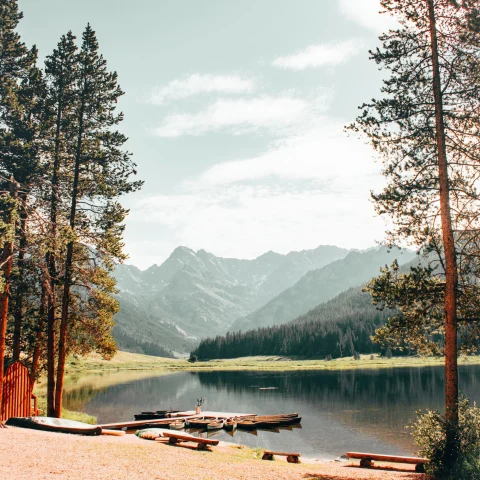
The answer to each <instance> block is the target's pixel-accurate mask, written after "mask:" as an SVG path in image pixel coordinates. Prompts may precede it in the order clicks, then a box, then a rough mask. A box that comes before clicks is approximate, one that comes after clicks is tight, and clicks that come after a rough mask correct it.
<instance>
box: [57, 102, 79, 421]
mask: <svg viewBox="0 0 480 480" xmlns="http://www.w3.org/2000/svg"><path fill="white" fill-rule="evenodd" d="M83 111H84V103H83V99H82V104H81V107H80V113H79V126H78V139H77V147H76V152H75V173H74V177H73V188H72V203H71V207H70V228H71V229H72V232H74V231H75V217H76V213H77V196H78V182H79V178H80V158H81V153H82V137H83ZM73 246H74V241H70V242H69V243H68V244H67V258H66V260H65V274H64V282H63V297H62V316H61V320H60V338H59V342H58V365H57V384H56V387H55V413H56V415H57V416H58V417H60V416H61V414H62V400H63V385H64V379H65V361H66V357H67V331H68V309H69V306H70V287H71V283H72V265H73Z"/></svg>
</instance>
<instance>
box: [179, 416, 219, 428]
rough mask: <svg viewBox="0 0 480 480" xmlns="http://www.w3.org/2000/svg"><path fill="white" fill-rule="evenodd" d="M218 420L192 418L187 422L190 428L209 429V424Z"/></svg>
mask: <svg viewBox="0 0 480 480" xmlns="http://www.w3.org/2000/svg"><path fill="white" fill-rule="evenodd" d="M213 420H216V419H215V418H208V417H206V418H191V419H189V420H187V421H186V424H187V427H188V428H207V426H208V424H209V423H210V422H212V421H213Z"/></svg>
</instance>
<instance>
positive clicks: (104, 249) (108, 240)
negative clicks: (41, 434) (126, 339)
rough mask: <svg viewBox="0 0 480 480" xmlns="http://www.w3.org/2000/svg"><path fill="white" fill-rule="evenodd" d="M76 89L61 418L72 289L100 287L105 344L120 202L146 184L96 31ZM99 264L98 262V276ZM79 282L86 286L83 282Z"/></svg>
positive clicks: (94, 299) (87, 36)
mask: <svg viewBox="0 0 480 480" xmlns="http://www.w3.org/2000/svg"><path fill="white" fill-rule="evenodd" d="M76 84H77V95H76V100H77V102H76V105H75V114H74V121H75V135H74V136H73V137H72V147H74V148H72V151H73V152H74V154H73V162H72V167H73V172H72V173H73V175H72V194H71V203H70V213H69V224H68V228H67V230H66V232H65V234H66V236H67V237H68V238H69V240H68V242H67V244H66V258H65V264H64V272H63V296H62V309H61V321H60V332H59V347H58V368H57V380H56V392H55V414H56V415H58V416H60V415H61V408H62V393H63V382H64V372H65V360H66V355H67V334H68V330H69V327H70V326H71V324H72V318H71V315H70V310H71V307H72V286H74V285H75V286H76V287H77V288H79V287H81V286H82V284H83V285H85V284H87V285H92V284H93V285H95V287H96V288H95V287H94V288H93V289H90V290H89V293H90V304H89V305H90V307H94V305H93V304H94V303H97V305H96V307H95V308H92V310H91V311H92V313H93V317H91V319H92V320H93V321H94V323H95V313H94V312H96V315H97V317H98V318H97V320H98V321H97V328H101V329H102V330H103V335H100V336H97V338H102V339H103V340H104V341H105V339H106V338H107V336H106V335H107V331H110V330H111V328H112V326H113V322H112V318H113V314H114V313H116V311H117V310H118V306H117V304H116V301H114V300H113V299H112V298H111V297H110V296H109V294H111V293H113V292H114V284H115V282H114V281H113V279H111V278H110V277H109V275H108V270H109V269H110V270H111V269H112V268H113V265H114V263H113V262H114V260H119V261H121V260H123V259H124V255H123V253H122V243H121V235H122V232H123V225H122V223H123V221H124V218H125V215H126V211H125V210H124V209H123V207H122V206H121V205H120V204H119V203H118V202H117V200H116V199H117V198H118V197H119V196H120V195H122V194H124V193H128V192H131V191H134V190H135V189H137V188H139V187H140V185H141V182H132V181H131V180H130V179H129V177H130V176H131V175H132V174H134V173H135V164H134V163H133V162H132V161H131V156H130V154H129V153H127V152H124V151H123V149H122V147H123V144H124V143H125V142H126V140H127V139H126V137H125V136H124V135H122V134H121V133H120V132H118V131H115V130H113V128H114V127H115V126H116V125H118V124H119V123H120V122H121V121H122V120H123V114H122V113H116V112H115V109H116V104H117V101H118V98H119V97H120V96H121V95H123V92H122V90H121V89H120V87H119V86H118V84H117V74H116V73H110V72H108V70H107V65H106V61H105V59H104V58H103V56H101V55H100V54H99V52H98V42H97V39H96V36H95V32H94V31H93V30H92V28H91V26H90V25H88V26H87V28H86V29H85V32H84V33H83V43H82V47H81V50H80V52H79V53H78V55H77V79H76ZM92 247H93V249H92ZM75 250H76V251H75ZM92 262H93V263H94V264H95V263H97V262H98V265H96V266H95V267H94V269H93V272H92V269H91V267H90V265H91V264H92ZM74 272H75V275H74ZM86 272H89V274H86ZM82 273H83V274H82ZM75 276H76V277H80V278H81V281H79V279H77V280H75V279H74V277H75ZM92 292H94V293H93V295H92ZM79 299H81V296H78V295H77V301H78V300H79ZM104 327H106V329H104ZM94 338H95V337H94ZM113 345H114V342H113V339H112V340H111V341H109V342H107V344H105V343H104V347H105V346H107V351H108V350H109V349H110V350H111V352H110V354H111V353H114V351H115V350H114V347H113Z"/></svg>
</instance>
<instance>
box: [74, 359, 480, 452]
mask: <svg viewBox="0 0 480 480" xmlns="http://www.w3.org/2000/svg"><path fill="white" fill-rule="evenodd" d="M113 383H114V380H113V379H110V378H108V376H105V375H104V376H102V377H101V381H100V379H99V378H98V377H93V378H89V379H87V378H82V386H81V387H80V388H75V387H73V385H71V387H70V389H69V391H68V392H67V394H66V398H65V402H66V407H67V408H75V409H77V410H83V411H85V412H87V413H90V414H92V415H96V416H97V417H98V419H99V421H100V422H111V421H119V420H132V419H133V414H134V413H138V412H140V411H152V410H157V409H167V408H170V407H171V408H174V409H192V408H193V406H194V405H195V401H196V399H197V398H198V397H200V396H203V397H206V399H207V400H206V404H205V406H204V409H205V410H216V411H228V412H245V413H258V414H268V413H271V414H275V413H288V412H300V414H301V415H302V417H303V420H302V427H303V428H302V429H290V430H285V429H281V430H279V431H278V432H276V431H258V432H256V433H257V435H252V434H251V433H250V432H246V431H237V432H236V434H235V435H234V436H233V437H232V436H230V435H229V434H228V433H227V432H225V431H221V432H219V433H218V435H217V436H216V438H219V439H221V440H226V441H233V442H236V443H243V444H247V445H249V446H252V447H259V448H268V449H273V450H286V449H287V450H288V449H292V448H293V447H294V449H295V450H299V451H300V452H301V453H302V454H303V455H305V456H311V457H317V458H332V457H334V456H338V455H341V454H343V453H345V451H347V450H375V451H377V452H378V453H397V454H410V453H412V452H413V451H415V447H414V446H413V444H412V441H411V438H410V435H409V433H408V431H407V430H406V429H405V425H406V424H408V423H409V421H411V420H413V419H414V418H415V411H416V410H418V409H425V408H437V409H439V410H441V409H442V402H443V391H444V378H443V369H442V368H439V367H430V368H405V369H392V370H373V371H372V370H352V371H338V372H325V371H294V372H292V371H290V372H252V371H243V372H231V371H223V372H182V373H176V374H170V375H162V376H155V377H150V378H144V379H141V380H134V381H131V380H130V381H128V380H127V381H125V382H123V383H120V384H113ZM268 387H275V388H268ZM265 388H268V389H265ZM460 388H461V390H462V391H463V392H464V393H466V394H467V395H468V396H469V397H470V398H471V399H472V400H476V401H478V400H480V367H478V366H462V367H461V368H460Z"/></svg>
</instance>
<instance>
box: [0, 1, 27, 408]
mask: <svg viewBox="0 0 480 480" xmlns="http://www.w3.org/2000/svg"><path fill="white" fill-rule="evenodd" d="M21 18H22V14H21V13H20V12H19V11H18V5H17V2H16V1H15V0H0V127H1V129H2V130H4V129H5V115H6V113H8V106H7V103H9V102H6V101H5V99H6V97H10V98H11V92H12V90H15V88H16V86H17V85H18V83H19V82H20V81H21V79H22V78H24V76H25V75H26V72H27V69H28V66H29V65H30V63H31V58H30V55H29V52H28V50H27V48H26V47H25V44H24V43H23V42H22V41H21V40H20V36H19V35H18V33H17V32H16V31H15V29H16V28H17V25H18V22H19V21H20V20H21ZM1 181H2V184H3V187H4V189H3V190H4V193H2V200H1V205H0V212H1V216H2V218H1V224H2V231H3V234H2V237H1V239H0V240H1V243H0V249H1V250H0V259H1V263H0V265H1V269H2V274H3V281H2V286H1V287H2V288H1V291H0V385H2V382H3V371H4V362H5V341H6V339H5V335H6V328H7V317H8V304H9V289H10V275H11V271H12V266H13V253H14V248H13V243H14V227H15V222H16V210H17V203H16V202H17V199H16V191H17V183H16V181H15V180H14V179H13V178H12V179H11V180H10V181H8V180H7V179H5V178H3V179H1ZM8 191H9V193H7V192H8ZM9 197H10V198H9ZM12 228H13V231H12ZM0 390H1V389H0ZM1 403H2V392H1V391H0V405H1Z"/></svg>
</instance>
